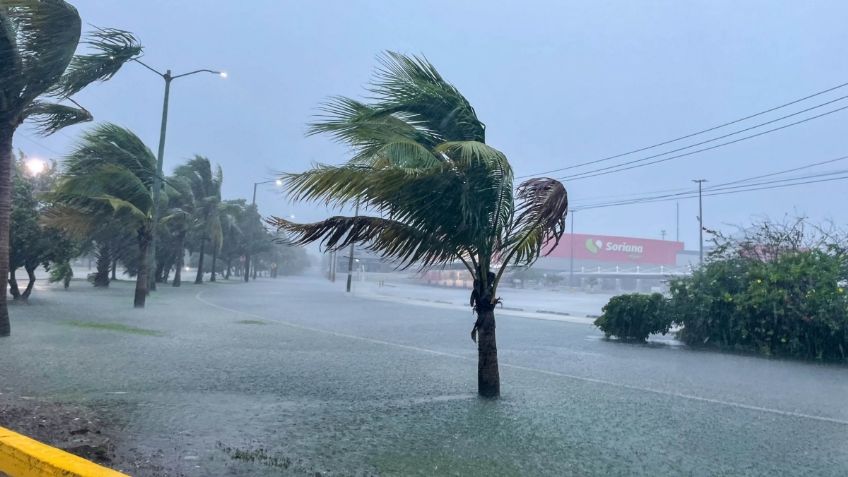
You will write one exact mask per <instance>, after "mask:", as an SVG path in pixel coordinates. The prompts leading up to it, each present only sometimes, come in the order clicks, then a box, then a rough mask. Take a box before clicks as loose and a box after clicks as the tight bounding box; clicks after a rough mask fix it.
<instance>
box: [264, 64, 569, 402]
mask: <svg viewBox="0 0 848 477" xmlns="http://www.w3.org/2000/svg"><path fill="white" fill-rule="evenodd" d="M368 91H369V92H370V93H371V96H372V97H373V98H374V102H372V103H370V104H366V103H363V102H360V101H356V100H353V99H349V98H344V97H337V98H334V99H333V100H331V101H330V103H328V105H327V106H326V109H325V113H326V114H325V116H323V117H321V118H320V120H319V122H317V123H315V124H313V125H312V126H311V133H313V134H318V133H328V134H330V135H331V136H332V137H334V138H335V139H337V140H339V141H341V142H343V143H345V144H347V145H349V146H351V147H352V148H353V150H354V155H353V157H352V158H351V159H350V160H349V161H348V162H347V163H346V164H343V165H339V166H329V165H319V166H316V167H314V168H313V169H311V170H308V171H306V172H302V173H297V174H284V175H282V177H281V179H282V180H283V181H284V185H285V187H286V188H287V190H288V191H289V193H290V194H291V196H292V197H293V198H294V199H295V200H320V201H322V202H324V203H326V204H329V205H330V206H338V207H342V206H350V205H352V204H353V203H356V202H359V203H361V204H362V205H363V206H364V208H365V209H366V210H368V211H371V212H373V213H374V214H375V216H368V215H360V216H356V217H344V216H335V217H331V218H329V219H327V220H324V221H321V222H316V223H311V224H296V223H293V222H290V221H288V220H286V219H283V218H277V217H273V218H271V219H269V223H270V224H272V225H274V226H276V227H278V228H279V229H280V230H282V231H285V232H288V233H289V234H290V235H291V239H292V240H293V241H294V242H296V243H299V244H307V243H311V242H315V241H321V242H322V243H323V245H324V246H325V247H327V248H328V249H331V250H339V249H342V248H344V247H347V246H348V245H350V244H351V243H357V244H360V245H363V246H365V247H367V248H368V249H370V250H372V251H374V252H376V253H378V254H380V255H382V256H383V257H386V258H390V259H394V260H396V261H397V262H398V264H399V266H401V267H409V266H413V265H415V266H418V267H420V268H422V269H424V268H428V267H432V266H437V265H445V264H449V263H454V262H456V263H461V264H462V265H464V267H465V268H466V269H467V270H468V273H469V274H470V275H471V277H472V278H473V280H474V289H473V292H472V295H471V304H472V305H473V306H474V310H475V311H476V313H477V320H476V322H475V324H474V327H473V329H472V332H471V337H472V339H473V340H475V342H476V343H477V347H478V372H477V377H478V379H477V382H478V392H479V393H480V395H482V396H486V397H495V396H498V395H499V393H500V377H499V372H498V361H497V345H496V340H495V315H494V309H495V305H496V304H497V303H498V302H499V298H498V297H497V287H498V283H499V282H500V280H501V278H502V277H503V274H504V271H505V270H506V269H507V267H508V266H525V265H529V264H531V263H532V262H533V261H534V260H536V259H537V258H538V257H539V256H540V255H541V254H542V253H543V250H546V246H549V245H551V243H556V242H558V240H559V238H560V237H561V236H562V234H563V232H564V230H565V216H566V213H567V210H568V198H567V194H566V190H565V187H563V185H562V184H561V183H559V182H558V181H556V180H554V179H549V178H539V179H530V180H528V181H524V182H523V183H522V184H520V185H519V186H518V188H517V192H516V193H515V194H513V175H512V168H511V167H510V164H509V162H508V161H507V159H506V156H504V154H503V153H501V152H500V151H498V150H497V149H494V148H493V147H491V146H489V145H487V144H486V143H485V139H486V138H485V131H486V129H485V126H484V124H483V123H482V122H481V121H480V120H479V119H478V118H477V114H476V113H475V111H474V108H473V107H472V106H471V104H470V103H469V102H468V100H467V99H466V98H465V97H463V96H462V94H460V92H459V91H458V90H457V89H456V88H455V87H454V86H453V85H451V84H450V83H448V82H447V81H445V80H444V79H443V78H442V76H441V75H440V74H439V73H438V71H436V69H435V68H434V67H433V65H431V64H430V63H429V62H427V61H426V60H425V59H423V58H419V57H408V56H404V55H400V54H397V53H387V54H386V55H385V56H383V57H382V67H381V68H380V69H379V71H378V75H377V78H376V80H375V81H374V82H373V83H372V84H371V87H370V88H369V89H368ZM382 217H388V218H382ZM478 335H479V336H478Z"/></svg>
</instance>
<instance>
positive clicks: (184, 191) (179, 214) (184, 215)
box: [161, 176, 195, 287]
mask: <svg viewBox="0 0 848 477" xmlns="http://www.w3.org/2000/svg"><path fill="white" fill-rule="evenodd" d="M166 185H167V186H168V193H167V199H168V208H167V211H166V213H165V214H166V215H165V216H164V217H162V221H161V224H162V225H163V226H165V227H167V228H168V232H169V235H170V236H171V239H172V240H163V245H167V242H170V243H172V244H173V250H171V253H172V254H173V256H174V257H173V258H174V281H173V282H172V285H173V286H175V287H179V286H180V284H181V283H182V269H183V258H184V257H185V243H186V236H187V235H188V233H189V231H190V230H191V229H192V228H194V226H195V225H194V224H195V217H194V214H195V206H194V194H193V193H192V191H191V184H190V183H189V181H188V179H186V178H185V177H181V176H172V177H169V178H168V180H167V181H166ZM166 273H167V272H166Z"/></svg>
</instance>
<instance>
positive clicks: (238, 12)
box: [15, 0, 848, 248]
mask: <svg viewBox="0 0 848 477" xmlns="http://www.w3.org/2000/svg"><path fill="white" fill-rule="evenodd" d="M71 3H73V4H74V5H76V6H77V8H78V9H79V11H80V13H81V15H82V17H83V20H84V22H87V23H90V24H94V25H97V26H104V27H106V26H108V27H117V28H123V29H127V30H130V31H132V32H134V33H135V34H136V35H137V36H138V37H139V38H140V39H141V41H142V43H143V44H144V46H145V55H144V58H143V60H144V61H145V62H147V63H149V64H150V65H151V66H154V67H156V68H159V69H162V70H164V69H167V68H171V69H173V71H174V73H180V72H185V71H190V70H194V69H197V68H213V69H225V70H226V71H227V72H228V73H229V78H228V79H226V80H223V79H220V78H218V77H216V76H212V75H208V76H207V75H196V76H192V77H189V78H184V79H181V80H177V81H175V82H174V85H173V88H172V101H171V115H170V119H169V128H168V140H167V148H166V159H165V165H166V168H167V169H171V168H173V167H174V166H175V165H176V164H177V163H179V162H180V161H181V160H183V159H185V158H188V157H190V156H191V155H193V154H196V153H198V154H203V155H206V156H208V157H210V158H211V159H212V160H213V161H215V162H218V163H220V164H221V165H222V166H223V168H224V175H225V182H224V195H225V197H226V198H236V197H245V198H248V199H249V198H250V194H251V192H252V187H253V183H254V182H256V181H261V180H267V179H270V178H272V177H273V175H272V174H273V172H274V171H281V170H284V171H299V170H303V169H304V168H306V167H308V166H309V165H310V164H311V163H313V162H325V163H338V162H341V161H343V160H345V158H346V157H347V154H346V151H345V149H344V148H343V147H341V146H339V145H337V144H334V143H332V142H331V141H329V140H328V139H327V138H324V137H309V138H307V137H305V136H304V131H305V129H306V126H305V125H306V123H307V122H309V120H310V118H311V117H312V116H313V115H314V114H315V113H316V108H317V107H318V106H319V105H320V104H321V102H322V101H323V100H325V99H326V98H327V97H328V96H330V95H336V94H341V95H347V96H354V97H361V95H362V93H363V86H364V85H365V84H366V83H367V82H368V80H369V79H370V77H371V75H372V72H373V69H374V67H375V65H376V56H377V55H378V54H379V53H380V52H381V51H384V50H395V51H400V52H403V53H414V54H423V55H425V56H426V57H427V58H428V59H429V60H430V61H431V62H433V63H434V64H435V65H436V66H437V68H438V69H439V70H440V71H441V73H442V74H443V76H445V77H446V78H447V79H448V80H449V81H451V82H453V83H454V84H456V85H457V86H458V87H459V89H460V90H461V91H462V92H463V93H464V94H465V95H466V97H468V99H469V100H470V101H471V103H472V104H473V105H474V106H475V109H476V110H477V113H478V115H479V116H480V118H481V119H482V120H483V121H484V122H485V123H486V125H487V141H488V142H489V143H490V144H491V145H493V146H494V147H497V148H499V149H500V150H502V151H504V152H505V153H506V154H507V156H508V157H509V158H510V161H511V163H512V164H513V167H514V169H515V172H516V175H517V176H523V175H527V174H533V173H537V172H541V171H548V170H552V169H560V168H566V167H569V166H574V165H576V164H582V163H585V162H589V161H595V160H599V159H603V158H606V157H609V156H614V155H617V154H620V153H625V152H628V151H632V150H635V149H639V148H642V147H646V146H650V145H653V144H656V143H660V142H663V141H665V140H669V139H674V138H677V137H680V136H684V135H687V134H690V133H693V132H697V131H701V130H704V129H707V128H710V127H712V126H715V125H719V124H722V123H725V122H728V121H732V120H735V119H738V118H741V117H744V116H747V115H749V114H752V113H757V112H760V111H763V110H766V109H769V108H771V107H773V106H777V105H781V104H784V103H787V102H790V101H792V100H795V99H798V98H801V97H804V96H807V95H810V94H812V93H816V92H819V91H822V90H825V89H828V88H830V87H833V86H836V85H840V84H842V83H845V82H848V61H846V58H848V57H846V50H845V48H846V45H848V29H846V28H845V25H844V21H845V19H846V18H848V3H845V2H840V1H835V0H834V1H817V2H788V1H783V2H775V1H749V2H737V1H702V2H695V1H686V2H679V1H667V2H662V1H650V2H649V1H643V2H637V1H619V2H602V1H586V2H565V1H563V2H559V1H547V2H542V1H535V2H534V1H526V0H525V1H521V2H504V1H494V0H488V1H462V2H458V1H443V2H436V1H426V2H423V1H419V2H389V1H315V2H294V1H281V0H250V1H242V2H233V1H228V2H224V1H218V0H143V1H142V0H74V1H72V2H71ZM162 92H163V82H162V80H161V78H158V77H156V76H155V75H153V74H152V73H151V72H149V71H147V70H145V69H143V68H142V67H140V66H139V65H133V64H130V65H128V66H127V67H126V68H125V69H124V70H122V71H121V73H119V74H118V75H117V76H116V77H115V78H114V79H113V80H112V81H110V82H108V83H105V84H102V85H96V86H93V87H91V88H89V89H88V90H86V91H85V92H84V93H83V94H81V95H80V96H79V101H80V102H81V103H82V104H83V105H84V106H86V107H87V108H89V109H90V110H91V111H92V112H93V113H94V115H95V118H96V120H98V121H111V122H115V123H118V124H120V125H123V126H127V127H129V128H131V129H133V130H135V131H136V132H137V133H138V134H139V135H140V136H141V137H142V138H143V139H144V140H145V141H146V142H147V143H148V144H149V145H150V147H151V148H152V149H154V150H155V148H156V145H157V142H158V135H159V121H160V115H161V101H162ZM844 95H848V86H846V87H844V88H839V89H836V90H834V91H832V92H830V93H827V94H823V95H819V96H816V97H815V98H811V99H809V100H806V101H803V102H801V103H797V104H795V105H792V106H789V107H786V108H783V109H780V110H777V111H775V112H772V113H769V114H766V115H762V116H758V117H756V118H753V119H751V120H748V121H744V122H741V123H738V124H734V125H732V126H728V127H725V128H721V129H718V130H716V131H712V132H710V133H706V134H702V135H698V136H695V137H693V138H691V139H688V140H685V141H679V142H675V143H672V144H669V145H666V146H662V147H658V148H654V149H650V150H646V151H643V152H640V153H635V154H631V155H627V156H623V157H620V158H617V159H613V160H609V161H606V162H602V163H597V164H592V165H587V166H582V167H580V168H575V169H568V170H566V171H560V172H554V173H551V174H550V175H552V176H553V177H563V176H571V175H574V174H575V173H581V172H584V171H593V170H597V169H598V168H601V167H605V166H612V165H615V164H619V163H622V162H625V161H633V160H639V159H644V158H646V157H648V156H653V155H656V154H661V153H663V152H667V151H669V150H672V149H677V148H681V147H686V146H689V145H691V144H693V143H697V142H701V141H707V140H710V139H713V138H716V137H718V136H722V135H725V134H730V133H734V132H736V131H739V130H740V129H745V128H748V127H752V126H756V125H757V124H759V123H762V122H766V121H771V120H774V119H777V118H779V117H781V116H785V115H789V114H793V113H796V112H799V111H801V110H804V109H807V108H811V107H813V106H818V105H820V104H822V103H825V102H829V101H832V100H836V99H837V98H840V97H841V96H844ZM843 103H844V104H843ZM846 105H848V100H838V101H835V102H833V103H832V104H830V105H828V106H823V107H819V108H816V109H812V110H810V111H809V112H807V113H801V114H798V115H795V116H793V117H791V118H788V119H786V120H782V121H776V122H774V123H772V124H770V125H767V126H762V127H758V128H755V129H752V130H750V131H748V132H746V133H738V134H734V135H731V136H728V138H726V139H724V140H718V141H712V142H708V143H706V144H705V145H703V146H699V147H693V148H689V149H684V150H683V151H681V152H679V153H676V154H682V153H687V152H691V151H694V150H697V149H700V148H704V147H709V146H713V145H717V144H720V143H723V142H727V141H731V140H735V139H739V138H742V137H745V136H748V135H752V134H756V133H759V132H763V131H765V130H768V129H772V128H775V127H780V126H783V125H786V124H788V123H791V122H795V121H799V120H803V119H805V118H808V117H810V116H815V115H818V114H822V113H826V112H828V111H832V110H835V109H838V108H840V107H842V106H846ZM846 120H848V110H845V111H839V112H835V113H833V114H828V115H826V116H822V117H821V118H818V119H814V120H810V121H808V122H805V123H803V124H799V125H796V126H792V127H787V128H785V129H781V130H779V131H775V132H773V133H768V134H763V135H762V136H759V137H755V138H752V139H750V140H743V141H740V142H738V143H735V144H731V145H728V146H724V147H718V148H716V149H713V150H710V151H705V152H702V153H697V154H692V155H689V156H685V157H680V158H676V159H671V160H668V161H665V162H662V163H658V164H655V165H651V166H647V167H640V168H635V169H629V170H626V171H621V172H618V173H614V174H606V175H600V176H597V177H590V178H584V179H574V178H570V179H566V180H565V183H566V186H567V188H568V190H569V193H570V197H571V201H572V203H573V205H574V206H576V207H578V208H579V207H585V206H587V205H590V204H598V203H605V202H610V201H616V200H621V199H628V198H630V197H640V196H645V195H646V194H647V193H651V192H654V191H667V190H671V192H668V193H675V192H680V190H685V189H687V188H689V189H691V188H693V187H694V184H692V182H691V180H692V179H695V178H704V179H707V180H709V181H710V182H708V183H707V184H705V186H710V185H711V184H712V185H717V184H722V183H725V182H731V181H735V180H737V179H743V178H747V177H752V176H759V175H764V174H769V173H771V172H777V171H781V170H786V169H791V168H795V167H801V166H804V165H807V164H810V163H815V162H820V161H825V160H829V159H833V158H837V157H841V156H844V155H848V144H846V142H848V141H846V138H848V134H846ZM81 129H82V128H80V127H75V128H69V129H67V130H65V131H63V132H61V133H59V134H57V135H55V136H53V137H50V138H40V137H38V136H36V135H35V133H34V132H33V131H32V130H31V129H28V128H23V129H21V130H20V132H19V133H18V134H17V135H16V137H15V139H16V141H15V144H16V147H19V148H21V149H23V150H24V151H25V152H27V153H28V154H30V155H34V156H42V157H60V156H61V155H62V154H64V153H66V152H67V151H68V150H69V148H70V146H71V145H72V144H73V141H74V138H75V137H76V136H77V135H78V134H79V132H80V131H81ZM676 154H667V155H664V156H658V157H657V158H656V159H664V158H668V157H670V156H673V155H676ZM651 160H655V159H651ZM637 164H642V163H637ZM846 169H848V160H844V161H836V162H833V163H830V164H825V165H821V166H819V167H816V168H810V169H804V170H800V171H797V172H794V173H792V174H787V175H785V176H772V177H770V178H768V179H760V180H759V181H756V182H763V181H767V180H776V179H782V178H785V177H798V176H809V175H813V174H822V173H828V172H833V171H838V170H846ZM821 177H825V178H831V177H838V176H821ZM845 186H846V181H840V180H836V181H832V182H821V183H816V184H810V185H803V186H796V187H789V188H785V189H774V190H763V191H755V192H746V193H739V194H731V195H723V196H716V197H708V198H705V203H704V204H705V205H704V218H705V225H707V226H709V227H713V228H721V227H729V226H730V225H729V224H744V223H746V222H750V221H751V220H752V218H756V217H760V216H764V215H768V216H771V217H775V218H781V217H783V216H784V215H785V214H790V215H800V214H804V215H808V216H810V217H811V218H813V219H814V220H826V219H833V220H836V221H838V222H841V223H845V221H846V219H848V212H846V211H845V206H844V204H845V197H846V192H845V190H846V187H845ZM258 203H259V204H260V211H261V212H262V213H263V214H275V215H280V214H286V215H288V214H294V215H295V216H296V217H297V218H298V219H303V220H317V219H320V218H321V217H323V216H325V215H326V214H327V213H328V211H327V210H325V209H324V208H323V207H318V206H315V205H311V204H292V203H290V202H289V201H288V200H287V199H286V198H285V197H283V196H280V195H279V194H278V193H277V192H276V191H275V190H274V187H273V186H269V185H266V186H260V193H259V195H258ZM679 207H680V238H681V240H684V241H685V242H686V244H687V248H696V247H697V232H698V228H697V222H696V219H695V217H696V215H697V200H692V199H688V198H684V199H682V200H680V201H679ZM575 227H576V229H575V230H576V231H577V232H583V233H596V234H616V235H626V236H639V237H650V238H660V234H661V231H662V230H666V231H667V236H666V237H667V238H672V239H673V238H674V236H675V234H676V224H675V201H670V202H658V203H648V204H636V205H623V206H616V207H607V208H598V209H586V210H583V211H582V212H581V211H578V212H577V214H576V223H575Z"/></svg>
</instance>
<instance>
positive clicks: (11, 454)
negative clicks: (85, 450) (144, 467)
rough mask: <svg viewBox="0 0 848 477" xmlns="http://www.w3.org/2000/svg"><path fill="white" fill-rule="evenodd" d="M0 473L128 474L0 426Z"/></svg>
mask: <svg viewBox="0 0 848 477" xmlns="http://www.w3.org/2000/svg"><path fill="white" fill-rule="evenodd" d="M2 474H5V475H8V476H9V477H42V476H45V477H47V476H49V477H59V476H61V477H128V476H127V475H126V474H122V473H120V472H117V471H114V470H112V469H107V468H106V467H103V466H100V465H97V464H95V463H94V462H90V461H87V460H85V459H83V458H81V457H77V456H75V455H73V454H69V453H67V452H65V451H63V450H61V449H57V448H55V447H50V446H48V445H46V444H42V443H41V442H38V441H36V440H34V439H30V438H29V437H26V436H24V435H21V434H18V433H16V432H13V431H10V430H9V429H5V428H3V427H0V475H2Z"/></svg>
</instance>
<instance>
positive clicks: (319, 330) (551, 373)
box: [195, 290, 848, 426]
mask: <svg viewBox="0 0 848 477" xmlns="http://www.w3.org/2000/svg"><path fill="white" fill-rule="evenodd" d="M204 291H205V290H201V291H199V292H198V293H197V294H196V295H195V298H196V299H197V300H198V301H200V302H201V303H204V304H206V305H208V306H211V307H213V308H218V309H220V310H224V311H228V312H231V313H236V314H239V315H244V316H251V317H254V318H258V319H263V320H268V319H269V318H268V317H265V316H261V315H256V314H254V313H246V312H243V311H240V310H235V309H233V308H227V307H225V306H221V305H218V304H215V303H212V302H210V301H207V300H205V299H203V298H202V297H201V295H202V294H203V292H204ZM272 321H274V322H275V323H280V324H282V325H286V326H289V327H291V328H296V329H300V330H304V331H312V332H315V333H323V334H327V335H331V336H336V337H339V338H347V339H352V340H358V341H364V342H366V343H373V344H379V345H384V346H391V347H394V348H400V349H406V350H410V351H417V352H419V353H427V354H432V355H436V356H445V357H448V358H454V359H461V360H463V361H472V362H473V361H474V360H473V359H472V358H469V357H467V356H462V355H459V354H455V353H446V352H444V351H436V350H432V349H427V348H421V347H418V346H410V345H405V344H400V343H393V342H391V341H384V340H378V339H375V338H367V337H364V336H357V335H350V334H347V333H339V332H336V331H331V330H326V329H322V328H313V327H311V326H304V325H300V324H297V323H292V322H290V321H282V320H272ZM500 365H501V366H503V367H504V368H511V369H519V370H522V371H530V372H534V373H539V374H545V375H548V376H557V377H560V378H567V379H574V380H577V381H583V382H588V383H595V384H603V385H606V386H614V387H617V388H622V389H629V390H632V391H640V392H646V393H653V394H659V395H663V396H670V397H675V398H681V399H688V400H691V401H699V402H706V403H710V404H718V405H721V406H728V407H733V408H736V409H746V410H749V411H757V412H763V413H769V414H776V415H778V416H784V417H796V418H801V419H810V420H814V421H820V422H829V423H832V424H841V425H845V426H848V420H844V419H837V418H832V417H825V416H816V415H813V414H805V413H801V412H794V411H783V410H780V409H774V408H770V407H762V406H753V405H750V404H742V403H738V402H733V401H723V400H721V399H713V398H707V397H702V396H695V395H693V394H684V393H678V392H674V391H664V390H661V389H651V388H645V387H641V386H633V385H630V384H624V383H617V382H614V381H607V380H605V379H597V378H587V377H585V376H577V375H573V374H567V373H560V372H558V371H549V370H546V369H539V368H530V367H527V366H521V365H517V364H508V363H500Z"/></svg>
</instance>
